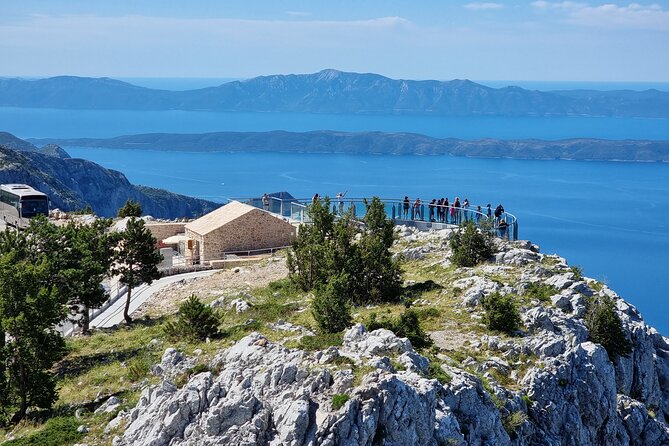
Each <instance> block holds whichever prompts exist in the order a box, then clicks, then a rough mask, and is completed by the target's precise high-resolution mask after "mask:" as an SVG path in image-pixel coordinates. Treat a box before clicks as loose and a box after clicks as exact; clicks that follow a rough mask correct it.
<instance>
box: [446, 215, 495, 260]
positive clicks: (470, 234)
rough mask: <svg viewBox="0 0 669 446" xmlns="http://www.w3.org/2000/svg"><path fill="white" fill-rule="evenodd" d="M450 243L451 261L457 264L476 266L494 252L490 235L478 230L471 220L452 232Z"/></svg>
mask: <svg viewBox="0 0 669 446" xmlns="http://www.w3.org/2000/svg"><path fill="white" fill-rule="evenodd" d="M450 245H451V249H452V250H453V256H452V259H453V263H455V264H456V265H458V266H465V267H471V266H476V265H478V264H479V263H481V262H482V261H484V260H486V259H487V258H489V257H490V256H491V255H493V253H494V248H493V243H492V235H491V234H490V233H489V232H487V231H480V230H479V229H478V228H477V227H476V225H475V224H474V222H472V221H467V222H465V224H463V225H462V226H460V228H459V229H458V230H457V232H455V233H454V234H453V238H452V239H451V241H450Z"/></svg>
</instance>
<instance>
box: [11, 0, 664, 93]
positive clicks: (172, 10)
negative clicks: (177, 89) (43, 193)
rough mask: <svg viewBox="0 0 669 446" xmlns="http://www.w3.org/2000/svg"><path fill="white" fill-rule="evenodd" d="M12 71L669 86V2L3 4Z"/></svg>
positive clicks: (130, 0)
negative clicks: (326, 72) (323, 74)
mask: <svg viewBox="0 0 669 446" xmlns="http://www.w3.org/2000/svg"><path fill="white" fill-rule="evenodd" d="M0 61H1V63H0V76H23V77H45V76H55V75H77V76H95V77H102V76H108V77H126V78H127V77H175V78H178V77H197V78H248V77H253V76H259V75H266V74H279V73H283V74H288V73H312V72H317V71H320V70H322V69H326V68H335V69H339V70H343V71H355V72H374V73H379V74H383V75H386V76H389V77H393V78H403V79H440V80H447V79H456V78H458V79H475V80H476V79H479V80H480V79H487V80H530V81H531V80H534V81H597V82H625V81H628V82H667V81H669V0H663V1H652V2H648V3H645V2H641V3H630V2H617V1H610V0H609V1H605V2H602V1H583V2H580V1H457V0H423V1H419V0H286V1H276V0H264V1H261V0H244V1H227V0H217V1H214V0H211V1H202V0H188V1H184V0H178V1H171V0H142V1H136V0H114V1H107V0H68V1H63V0H21V1H13V0H0Z"/></svg>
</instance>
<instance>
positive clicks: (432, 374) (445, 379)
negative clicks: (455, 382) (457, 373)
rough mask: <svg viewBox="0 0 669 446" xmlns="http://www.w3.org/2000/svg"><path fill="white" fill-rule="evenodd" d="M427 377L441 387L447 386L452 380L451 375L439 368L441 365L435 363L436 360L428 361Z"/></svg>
mask: <svg viewBox="0 0 669 446" xmlns="http://www.w3.org/2000/svg"><path fill="white" fill-rule="evenodd" d="M427 376H428V378H430V379H436V380H437V381H439V382H440V383H441V384H442V385H446V384H448V383H449V382H451V380H452V379H453V377H451V375H449V374H448V373H446V371H445V370H444V369H442V368H441V364H440V363H439V362H437V360H436V358H434V359H431V360H430V365H429V366H428V369H427Z"/></svg>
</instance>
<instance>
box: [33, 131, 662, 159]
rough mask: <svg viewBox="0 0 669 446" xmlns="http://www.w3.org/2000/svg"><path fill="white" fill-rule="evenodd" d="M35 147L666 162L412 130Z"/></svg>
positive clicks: (576, 142) (626, 148)
mask: <svg viewBox="0 0 669 446" xmlns="http://www.w3.org/2000/svg"><path fill="white" fill-rule="evenodd" d="M29 141H30V142H31V143H33V144H36V145H40V146H42V145H59V146H62V147H66V148H67V147H91V148H96V147H97V148H110V149H133V150H164V151H183V152H189V151H190V152H216V151H218V152H295V153H300V152H304V153H346V154H384V155H410V154H413V155H453V156H470V157H483V158H516V159H539V160H554V159H569V160H597V161H634V162H669V141H648V140H622V141H618V140H604V139H584V138H579V139H565V140H559V141H545V140H538V139H525V140H500V139H480V140H474V141H468V140H461V139H454V138H446V139H439V138H433V137H429V136H425V135H419V134H415V133H383V132H360V133H349V132H336V131H313V132H303V133H297V132H286V131H272V132H217V133H202V134H169V133H152V134H143V135H128V136H119V137H115V138H74V139H30V140H29Z"/></svg>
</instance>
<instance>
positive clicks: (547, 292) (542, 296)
mask: <svg viewBox="0 0 669 446" xmlns="http://www.w3.org/2000/svg"><path fill="white" fill-rule="evenodd" d="M557 292H558V289H557V288H555V287H554V286H552V285H548V284H547V283H541V282H532V283H530V284H529V285H528V286H527V289H526V290H525V295H526V296H527V297H529V298H530V299H537V300H539V301H541V302H548V301H549V300H550V299H551V296H552V295H554V294H557Z"/></svg>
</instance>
